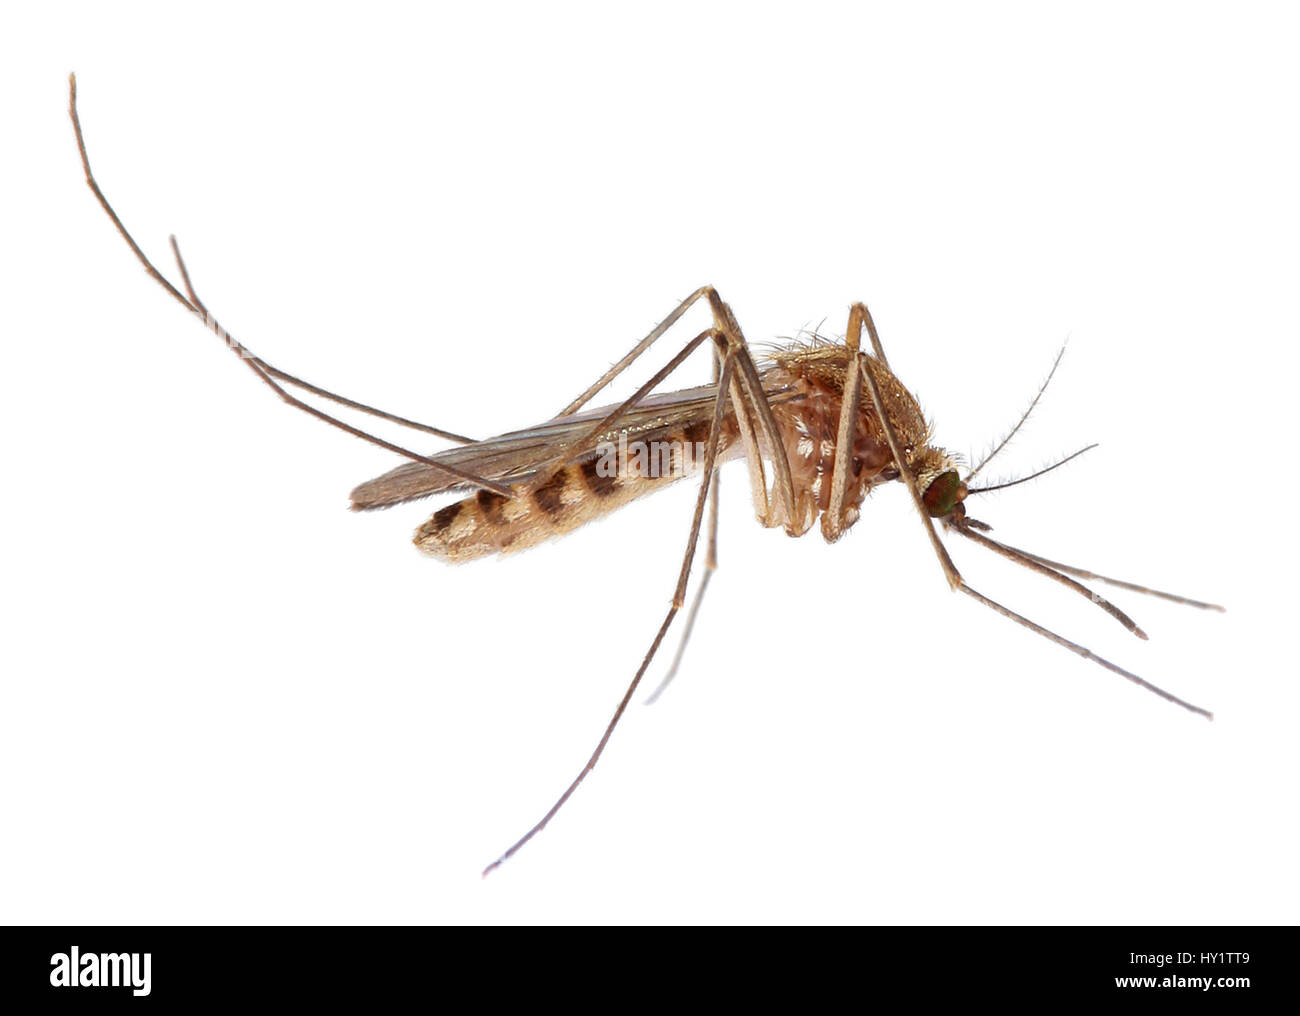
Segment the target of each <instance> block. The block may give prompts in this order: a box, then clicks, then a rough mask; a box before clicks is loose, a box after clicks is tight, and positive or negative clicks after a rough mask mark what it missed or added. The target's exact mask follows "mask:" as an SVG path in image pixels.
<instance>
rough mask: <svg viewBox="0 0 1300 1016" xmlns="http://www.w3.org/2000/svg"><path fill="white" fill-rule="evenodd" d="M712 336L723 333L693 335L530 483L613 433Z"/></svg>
mask: <svg viewBox="0 0 1300 1016" xmlns="http://www.w3.org/2000/svg"><path fill="white" fill-rule="evenodd" d="M708 338H713V339H714V340H715V341H717V339H719V338H721V336H720V334H719V333H718V331H717V329H715V328H706V329H705V330H704V331H702V332H700V334H699V335H697V336H695V338H693V339H691V341H690V342H688V343H686V345H685V346H683V347H682V349H681V351H680V352H679V353H678V354H677V355H676V356H674V357H673V358H672V359H671V360H669V361H668V362H667V363H666V364H665V365H664V366H663V367H662V368H660V369H659V371H658V372H657V373H656V374H655V375H654V377H652V378H651V379H650V380H649V381H647V382H646V383H645V384H643V385H642V386H641V387H640V388H638V389H637V390H636V391H635V392H633V393H632V394H631V395H630V396H629V397H628V398H627V399H626V400H624V401H623V402H622V403H621V404H620V405H618V406H616V407H615V408H614V409H613V410H611V411H610V412H609V413H607V414H606V415H605V417H604V418H603V419H601V420H600V421H599V422H598V423H596V424H595V425H594V426H592V428H591V429H590V430H589V431H586V432H584V433H583V434H582V436H580V437H578V438H576V439H574V440H572V441H569V442H567V443H566V444H565V445H563V446H562V447H561V449H560V451H559V452H557V453H556V454H555V455H553V456H551V458H550V459H549V460H547V462H545V463H543V464H542V468H540V469H539V472H538V473H537V475H536V476H535V477H534V478H533V479H532V480H531V481H530V483H529V486H531V487H532V488H534V489H536V488H537V487H540V486H542V485H543V484H545V483H546V482H547V481H548V480H550V479H551V478H552V477H553V476H554V475H555V474H556V472H558V471H559V470H561V469H563V468H564V467H565V466H566V465H568V464H569V463H570V462H571V461H572V460H573V457H574V456H575V455H580V454H581V453H582V451H583V450H584V449H587V448H590V447H591V446H592V444H593V443H595V442H596V441H598V440H599V439H600V438H601V436H602V435H604V434H607V433H609V431H610V429H611V428H612V427H613V426H614V425H615V424H616V423H618V421H619V420H621V419H622V418H623V417H624V416H626V415H627V413H628V412H629V411H630V410H632V409H633V408H635V407H636V405H637V403H639V402H640V401H641V400H642V399H644V398H645V397H646V396H647V395H648V394H650V392H652V391H653V390H654V389H655V388H657V387H658V386H659V385H660V384H661V383H662V382H663V381H664V379H665V378H666V377H668V375H669V374H671V373H672V372H673V371H675V370H676V369H677V368H678V367H680V366H681V365H682V362H683V361H684V360H685V359H686V358H687V357H688V356H690V355H691V354H692V353H693V352H695V350H696V349H697V348H699V346H700V344H701V343H703V342H704V340H705V339H708Z"/></svg>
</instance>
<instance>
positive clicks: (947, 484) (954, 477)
mask: <svg viewBox="0 0 1300 1016" xmlns="http://www.w3.org/2000/svg"><path fill="white" fill-rule="evenodd" d="M965 497H966V484H964V483H962V482H961V477H960V476H959V475H958V474H957V470H955V469H949V470H946V471H945V472H942V473H940V474H939V475H938V476H936V477H935V478H934V479H933V480H931V481H930V483H929V485H928V486H927V487H926V488H925V491H924V493H922V494H921V500H922V501H923V502H924V503H925V510H926V511H927V512H929V513H930V517H931V518H935V519H942V518H946V517H947V516H949V515H951V514H952V512H953V510H954V509H961V508H962V503H961V502H962V499H963V498H965Z"/></svg>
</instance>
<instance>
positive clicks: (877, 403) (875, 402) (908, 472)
mask: <svg viewBox="0 0 1300 1016" xmlns="http://www.w3.org/2000/svg"><path fill="white" fill-rule="evenodd" d="M872 341H873V344H874V345H875V346H876V352H877V354H878V355H879V356H881V357H882V358H883V356H884V351H883V350H882V349H880V348H879V347H880V340H879V338H877V337H876V336H875V335H874V329H873V335H872ZM857 360H858V370H859V372H860V373H861V375H862V379H863V381H865V382H866V385H867V391H869V392H870V393H871V404H872V406H873V407H874V408H875V410H876V417H877V419H879V420H880V428H881V430H883V431H884V432H885V440H886V441H888V442H889V451H890V453H891V454H892V455H893V456H894V464H895V465H896V466H897V467H898V473H899V476H900V477H902V480H903V482H904V483H905V484H906V485H907V489H908V491H909V492H910V493H911V495H912V503H913V504H915V505H916V510H917V512H918V514H919V516H920V519H921V524H922V525H924V526H925V531H926V534H927V535H928V536H929V538H930V546H931V547H933V548H934V553H935V556H936V557H938V558H939V564H940V565H941V566H942V567H943V573H944V575H945V576H947V578H948V585H950V586H951V587H952V588H953V589H959V588H961V587H962V578H961V573H960V572H959V571H957V566H956V565H954V564H953V563H952V558H951V557H949V556H948V549H947V548H946V547H945V546H944V545H943V542H942V541H941V540H940V539H939V534H938V533H937V532H935V528H934V521H933V520H932V519H931V518H930V513H929V512H928V511H926V508H925V503H924V502H923V501H922V500H921V491H920V488H918V487H917V485H916V476H915V475H914V474H913V473H912V467H911V465H910V464H909V463H908V461H907V456H906V454H905V453H904V451H903V446H902V444H901V442H900V441H899V440H898V434H897V433H896V432H895V431H894V425H893V424H892V423H891V422H890V420H889V414H888V413H886V412H885V401H884V399H883V398H882V397H881V394H880V386H879V385H878V384H876V379H875V377H874V376H873V375H872V373H871V371H870V370H869V369H867V362H866V357H865V356H863V354H862V353H858V354H857Z"/></svg>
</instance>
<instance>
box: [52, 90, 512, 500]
mask: <svg viewBox="0 0 1300 1016" xmlns="http://www.w3.org/2000/svg"><path fill="white" fill-rule="evenodd" d="M68 115H69V116H70V117H71V118H72V129H73V131H74V133H75V134H76V137H77V150H78V151H79V152H80V153H81V167H82V169H83V170H84V171H85V173H86V183H87V185H89V187H90V189H91V192H92V193H93V194H94V195H95V199H96V200H97V201H98V202H99V204H100V207H101V208H103V209H104V212H105V213H106V214H107V215H108V217H109V219H110V220H111V221H112V223H113V225H114V226H115V227H117V231H118V233H119V234H120V235H121V237H122V239H123V240H125V241H126V245H127V246H128V247H130V248H131V252H132V253H133V254H134V255H135V257H136V260H137V261H139V262H140V264H142V265H143V266H144V270H145V271H146V272H148V273H149V275H150V277H151V278H152V279H153V280H154V281H155V282H157V283H158V285H160V286H162V288H163V289H165V290H166V291H167V293H168V295H170V296H171V297H172V298H173V299H175V300H176V301H177V302H178V303H179V304H180V305H181V306H182V307H184V308H185V309H186V310H188V311H189V312H190V313H191V314H196V315H198V316H199V317H200V318H202V317H203V314H202V312H201V311H200V309H199V308H198V307H196V306H195V305H194V304H193V303H191V302H190V301H189V300H187V299H186V298H185V297H184V296H183V295H181V292H180V291H179V290H178V289H177V288H176V287H175V286H173V285H172V284H171V282H170V281H168V279H167V278H166V276H164V275H163V274H162V272H160V271H158V269H157V268H155V267H154V265H153V262H151V261H150V260H149V258H148V257H147V256H146V255H145V253H144V251H143V250H141V249H140V245H139V244H138V243H136V242H135V238H134V237H133V236H131V233H130V232H129V231H128V230H127V228H126V226H125V225H124V224H123V222H122V220H121V219H120V218H118V215H117V212H115V211H114V210H113V206H112V205H111V204H109V202H108V198H107V197H105V196H104V192H103V191H102V190H100V187H99V183H98V181H96V179H95V174H94V173H93V172H91V169H90V156H89V155H88V154H87V153H86V139H85V137H84V136H83V135H82V133H81V118H80V117H79V116H78V115H77V78H76V75H74V74H70V75H68ZM206 323H207V322H206V321H205V324H206ZM231 348H232V349H234V350H235V352H236V353H238V354H239V356H240V357H241V358H243V359H244V360H245V361H247V362H249V363H250V364H251V365H252V366H253V367H254V368H255V369H256V370H258V371H260V372H261V373H263V374H267V375H270V376H271V377H275V378H278V379H279V380H281V381H283V382H285V383H286V384H290V385H294V386H295V387H298V388H302V389H304V390H306V391H309V392H312V393H313V394H315V395H319V396H320V397H321V398H324V399H329V400H330V401H332V402H337V403H340V404H341V405H344V406H348V407H349V408H351V409H355V410H357V411H358V412H362V413H368V414H370V415H371V416H377V417H379V418H381V419H384V420H389V421H391V422H393V423H397V424H400V425H401V426H403V427H410V428H411V429H413V430H420V431H424V432H425V433H427V434H433V435H436V436H437V437H441V438H445V439H447V440H449V441H456V442H458V443H460V444H470V443H472V442H473V439H472V438H467V437H464V436H462V435H460V434H455V433H453V432H451V431H449V430H442V429H441V428H439V427H431V426H429V425H428V424H424V423H417V422H416V421H414V420H408V419H406V418H405V417H402V416H397V415H396V414H394V413H388V412H385V411H384V410H382V409H376V408H375V407H373V406H367V405H366V404H365V403H362V402H357V401H355V400H354V399H349V398H345V397H344V396H342V395H337V394H335V393H334V392H331V391H328V390H326V389H324V388H320V387H318V386H317V385H314V384H311V383H310V382H308V381H304V380H302V379H301V378H297V377H294V376H293V375H292V374H289V373H287V372H285V371H282V370H280V369H279V368H278V367H275V366H273V365H272V364H270V363H268V362H267V361H265V360H263V359H262V358H261V357H260V356H255V355H254V354H253V353H252V352H251V351H250V350H249V349H248V348H247V347H245V346H242V345H239V344H238V343H235V344H234V345H233V346H231ZM292 404H294V405H297V406H298V408H301V405H299V404H297V403H292ZM362 436H365V435H362ZM390 450H393V449H390ZM402 454H406V453H405V452H403V453H402ZM408 457H409V458H415V459H417V460H419V461H423V457H422V456H418V455H414V456H411V455H408ZM489 489H491V488H489Z"/></svg>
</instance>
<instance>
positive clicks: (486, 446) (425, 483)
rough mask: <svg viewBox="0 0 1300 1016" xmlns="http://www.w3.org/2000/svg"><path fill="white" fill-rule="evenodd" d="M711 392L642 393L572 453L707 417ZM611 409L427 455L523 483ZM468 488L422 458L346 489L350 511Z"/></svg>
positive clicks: (591, 452) (581, 454)
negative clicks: (642, 397) (592, 438)
mask: <svg viewBox="0 0 1300 1016" xmlns="http://www.w3.org/2000/svg"><path fill="white" fill-rule="evenodd" d="M716 397H717V388H716V387H714V386H713V385H702V386H701V387H699V388H686V389H683V390H682V391H677V392H665V393H663V394H658V395H648V396H646V397H645V398H644V399H642V400H641V401H640V402H639V403H637V404H636V405H635V406H633V407H632V408H631V409H629V410H628V411H627V412H626V413H624V414H623V416H622V418H621V419H620V420H618V422H617V423H615V424H614V425H613V426H612V427H610V428H609V430H608V431H607V432H605V433H603V434H600V435H598V436H597V437H596V438H595V439H594V440H592V441H591V442H589V444H588V446H586V447H583V448H575V449H574V457H575V459H577V460H579V461H581V460H582V459H585V458H590V457H592V456H595V455H596V454H598V452H597V446H598V445H600V444H601V443H602V442H606V441H613V442H617V441H618V438H619V435H620V434H625V435H627V437H628V439H629V440H632V439H634V438H635V439H641V440H647V441H648V440H653V439H654V437H655V435H656V434H657V433H659V432H661V431H666V430H670V429H672V428H678V427H681V426H682V425H684V424H687V423H693V422H697V421H700V420H711V419H712V417H713V403H714V400H715V399H716ZM614 408H615V407H614V406H605V407H603V408H601V409H592V410H588V411H586V412H583V413H577V414H574V415H571V416H557V417H555V419H553V420H548V421H547V422H546V423H543V424H539V425H538V426H536V427H529V428H527V429H526V430H516V431H512V432H511V433H509V434H502V435H500V436H499V437H492V438H488V439H487V440H485V441H475V442H474V443H472V444H467V445H459V446H457V447H455V448H448V449H447V450H446V451H442V452H438V453H436V454H435V455H433V456H431V458H432V459H433V460H434V461H435V462H442V463H446V464H447V465H449V466H455V467H456V468H458V469H461V470H464V471H466V472H470V473H473V474H474V475H475V476H481V477H483V478H484V479H486V480H502V481H505V482H506V483H523V482H526V481H527V480H528V479H530V478H531V477H532V476H534V475H536V473H537V470H538V468H539V467H540V466H541V465H542V464H543V463H546V462H548V461H549V460H550V459H551V458H552V457H553V456H554V455H555V454H556V453H557V452H558V451H559V450H560V448H562V447H563V446H564V445H565V444H567V443H569V442H571V441H576V440H578V439H580V438H582V437H584V436H585V435H586V434H587V433H589V432H590V430H591V428H592V427H593V426H594V425H595V424H596V423H598V422H599V421H600V420H602V419H604V418H605V417H606V416H608V415H609V414H610V413H611V412H613V410H614ZM468 489H472V485H471V484H467V483H465V482H464V481H462V480H458V479H456V478H455V477H454V476H449V475H448V474H446V473H443V472H441V471H439V470H437V469H434V468H432V467H431V466H429V465H428V464H426V463H424V462H407V463H405V464H404V465H400V466H398V467H397V468H396V469H390V470H389V471H388V472H387V473H385V474H384V475H383V476H379V477H376V478H375V479H373V480H369V481H367V482H366V483H363V484H361V485H360V486H359V487H357V488H356V489H355V490H354V491H352V508H353V510H355V511H365V510H367V509H370V508H387V507H389V506H391V505H395V504H402V503H403V502H406V501H414V500H416V499H418V498H422V497H428V496H429V495H431V494H440V493H443V492H444V491H450V490H468Z"/></svg>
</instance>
